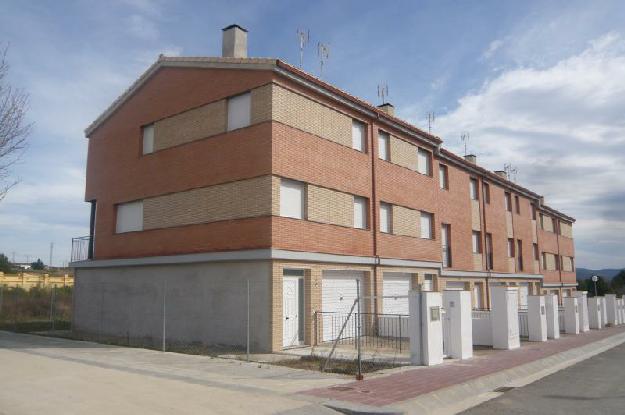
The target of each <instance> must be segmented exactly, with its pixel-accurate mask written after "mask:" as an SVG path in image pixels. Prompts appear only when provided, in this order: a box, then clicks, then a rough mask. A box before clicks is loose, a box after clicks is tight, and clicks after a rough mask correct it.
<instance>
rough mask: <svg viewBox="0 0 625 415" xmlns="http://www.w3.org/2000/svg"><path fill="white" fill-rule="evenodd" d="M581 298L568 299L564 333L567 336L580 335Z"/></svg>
mask: <svg viewBox="0 0 625 415" xmlns="http://www.w3.org/2000/svg"><path fill="white" fill-rule="evenodd" d="M580 299H581V298H580V297H566V298H563V299H562V303H563V304H564V331H565V333H566V334H579V314H580V313H579V308H580V307H579V305H578V303H579V300H580Z"/></svg>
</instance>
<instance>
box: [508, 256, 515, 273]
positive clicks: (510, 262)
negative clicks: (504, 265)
mask: <svg viewBox="0 0 625 415" xmlns="http://www.w3.org/2000/svg"><path fill="white" fill-rule="evenodd" d="M514 261H515V258H508V272H515V271H516V268H515V266H514Z"/></svg>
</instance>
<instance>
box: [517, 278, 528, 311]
mask: <svg viewBox="0 0 625 415" xmlns="http://www.w3.org/2000/svg"><path fill="white" fill-rule="evenodd" d="M528 292H529V290H528V286H527V283H526V282H522V283H520V284H519V308H527V295H528Z"/></svg>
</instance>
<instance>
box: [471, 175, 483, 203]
mask: <svg viewBox="0 0 625 415" xmlns="http://www.w3.org/2000/svg"><path fill="white" fill-rule="evenodd" d="M478 186H479V185H478V181H477V179H476V178H474V177H471V178H470V179H469V197H470V198H471V200H478V199H479V197H480V196H479V191H478Z"/></svg>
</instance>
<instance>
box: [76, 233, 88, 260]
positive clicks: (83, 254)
mask: <svg viewBox="0 0 625 415" xmlns="http://www.w3.org/2000/svg"><path fill="white" fill-rule="evenodd" d="M90 244H91V237H90V236H79V237H78V238H72V256H71V261H72V262H75V261H84V260H86V259H89V245H90Z"/></svg>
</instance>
